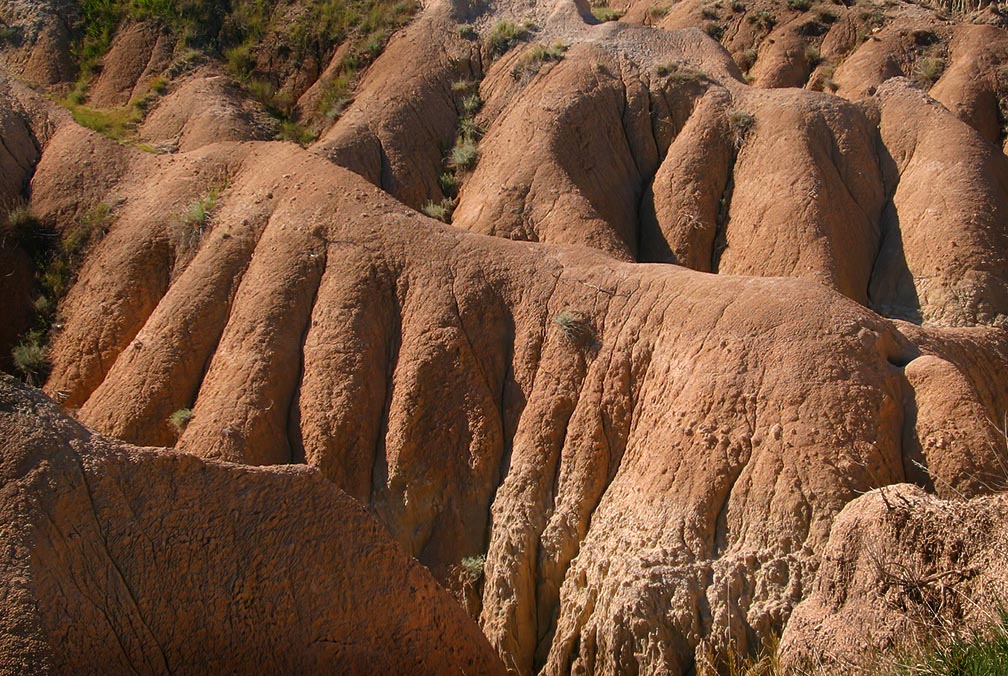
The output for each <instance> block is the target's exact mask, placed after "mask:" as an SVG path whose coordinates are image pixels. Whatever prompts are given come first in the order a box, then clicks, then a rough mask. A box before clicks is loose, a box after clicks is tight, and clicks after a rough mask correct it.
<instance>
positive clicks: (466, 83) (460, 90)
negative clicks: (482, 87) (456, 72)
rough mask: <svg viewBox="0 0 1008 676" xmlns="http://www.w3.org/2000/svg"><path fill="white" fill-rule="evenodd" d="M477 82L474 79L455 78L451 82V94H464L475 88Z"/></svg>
mask: <svg viewBox="0 0 1008 676" xmlns="http://www.w3.org/2000/svg"><path fill="white" fill-rule="evenodd" d="M477 84H478V83H477V82H476V81H475V80H456V81H455V82H452V85H451V90H452V93H453V94H464V93H466V92H471V91H472V90H473V89H475V87H476V85H477Z"/></svg>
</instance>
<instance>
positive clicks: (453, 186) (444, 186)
mask: <svg viewBox="0 0 1008 676" xmlns="http://www.w3.org/2000/svg"><path fill="white" fill-rule="evenodd" d="M438 185H439V186H441V192H443V193H444V194H445V195H447V196H448V197H454V196H455V194H456V193H458V181H457V180H456V179H455V174H453V173H452V172H450V171H446V172H444V173H443V174H441V175H440V176H438Z"/></svg>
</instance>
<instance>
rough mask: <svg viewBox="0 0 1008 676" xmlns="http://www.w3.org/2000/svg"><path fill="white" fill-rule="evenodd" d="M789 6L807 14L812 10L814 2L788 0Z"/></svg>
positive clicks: (808, 0)
mask: <svg viewBox="0 0 1008 676" xmlns="http://www.w3.org/2000/svg"><path fill="white" fill-rule="evenodd" d="M787 4H788V7H790V8H791V9H793V10H795V11H796V12H807V11H808V10H810V9H811V8H812V0H787Z"/></svg>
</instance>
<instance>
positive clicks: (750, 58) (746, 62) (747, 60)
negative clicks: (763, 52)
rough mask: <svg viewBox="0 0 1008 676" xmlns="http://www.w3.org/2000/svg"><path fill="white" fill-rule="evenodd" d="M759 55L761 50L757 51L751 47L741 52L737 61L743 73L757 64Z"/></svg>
mask: <svg viewBox="0 0 1008 676" xmlns="http://www.w3.org/2000/svg"><path fill="white" fill-rule="evenodd" d="M758 56H759V52H757V51H756V50H755V49H754V48H752V47H750V48H749V49H746V50H745V51H743V52H742V53H740V54H739V55H738V56H737V57H736V59H735V62H736V63H737V64H738V67H739V69H740V70H741V71H742V72H743V73H745V72H748V71H749V70H750V69H751V68H752V67H753V66H755V65H756V58H757V57H758Z"/></svg>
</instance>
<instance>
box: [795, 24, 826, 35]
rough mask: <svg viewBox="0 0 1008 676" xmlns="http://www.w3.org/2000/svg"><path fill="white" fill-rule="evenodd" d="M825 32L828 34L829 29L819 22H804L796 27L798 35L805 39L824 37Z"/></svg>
mask: <svg viewBox="0 0 1008 676" xmlns="http://www.w3.org/2000/svg"><path fill="white" fill-rule="evenodd" d="M827 32H829V28H828V27H827V26H826V25H825V24H823V23H820V22H819V21H806V22H805V23H803V24H801V25H800V26H798V34H799V35H803V36H805V37H807V38H817V37H819V36H820V35H826V33H827Z"/></svg>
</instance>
